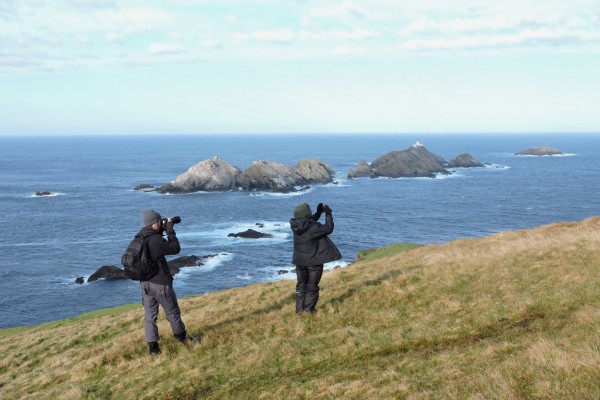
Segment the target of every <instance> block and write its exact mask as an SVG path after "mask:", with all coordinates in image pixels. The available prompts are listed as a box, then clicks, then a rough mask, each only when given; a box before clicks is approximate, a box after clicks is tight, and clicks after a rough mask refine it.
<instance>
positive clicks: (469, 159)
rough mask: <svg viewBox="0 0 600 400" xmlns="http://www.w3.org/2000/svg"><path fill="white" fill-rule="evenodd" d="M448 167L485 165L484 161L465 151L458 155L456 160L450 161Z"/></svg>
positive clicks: (478, 166) (477, 166)
mask: <svg viewBox="0 0 600 400" xmlns="http://www.w3.org/2000/svg"><path fill="white" fill-rule="evenodd" d="M448 167H450V168H480V167H485V165H483V163H482V162H481V161H479V160H477V159H475V158H474V157H473V156H472V155H470V154H469V153H464V154H461V155H459V156H457V157H456V158H455V159H454V160H450V161H448Z"/></svg>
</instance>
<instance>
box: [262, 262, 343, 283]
mask: <svg viewBox="0 0 600 400" xmlns="http://www.w3.org/2000/svg"><path fill="white" fill-rule="evenodd" d="M349 265H352V263H349V262H347V261H344V260H338V261H332V262H330V263H327V264H325V265H323V271H333V270H336V269H339V268H345V267H347V266H349ZM295 269H296V266H295V265H293V264H288V265H285V266H283V267H282V266H281V265H279V266H269V267H263V268H260V270H261V271H263V272H264V273H265V274H266V275H267V281H271V282H273V281H279V280H290V279H296V273H295Z"/></svg>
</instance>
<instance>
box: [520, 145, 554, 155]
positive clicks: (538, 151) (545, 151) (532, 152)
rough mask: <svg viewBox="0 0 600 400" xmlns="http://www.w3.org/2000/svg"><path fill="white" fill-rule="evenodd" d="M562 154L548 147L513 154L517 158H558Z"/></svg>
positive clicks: (533, 148)
mask: <svg viewBox="0 0 600 400" xmlns="http://www.w3.org/2000/svg"><path fill="white" fill-rule="evenodd" d="M562 154H563V153H562V152H561V151H560V150H558V149H555V148H554V147H548V146H542V147H530V148H528V149H525V150H521V151H519V152H518V153H515V155H517V156H558V155H562Z"/></svg>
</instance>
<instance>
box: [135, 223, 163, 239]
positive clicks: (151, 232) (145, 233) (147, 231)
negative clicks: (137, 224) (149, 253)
mask: <svg viewBox="0 0 600 400" xmlns="http://www.w3.org/2000/svg"><path fill="white" fill-rule="evenodd" d="M139 234H141V235H142V236H144V237H148V236H152V235H160V232H158V231H155V230H154V229H152V228H150V227H149V226H144V227H143V228H142V229H140V231H139ZM161 236H162V235H161Z"/></svg>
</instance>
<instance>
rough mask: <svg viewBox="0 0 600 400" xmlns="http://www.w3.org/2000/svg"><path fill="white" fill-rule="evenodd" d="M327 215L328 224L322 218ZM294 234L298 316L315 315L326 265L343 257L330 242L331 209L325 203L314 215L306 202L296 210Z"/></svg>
mask: <svg viewBox="0 0 600 400" xmlns="http://www.w3.org/2000/svg"><path fill="white" fill-rule="evenodd" d="M323 213H325V224H321V223H320V222H318V221H319V219H320V218H321V214H323ZM290 227H291V229H292V232H293V235H294V252H293V255H292V264H294V265H295V266H296V277H297V283H296V313H297V314H302V313H305V312H310V313H314V312H315V311H316V306H317V302H318V301H319V282H320V281H321V276H322V275H323V264H325V263H328V262H331V261H336V260H339V259H341V258H342V255H341V254H340V252H339V250H338V249H337V247H336V246H335V244H333V242H332V241H331V239H329V237H328V236H329V234H331V233H332V232H333V216H332V212H331V208H330V207H329V206H327V205H323V203H319V205H318V206H317V212H316V213H315V214H314V215H313V213H312V211H311V209H310V206H309V205H308V204H307V203H302V204H300V205H298V206H297V207H296V208H295V209H294V218H292V219H290Z"/></svg>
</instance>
